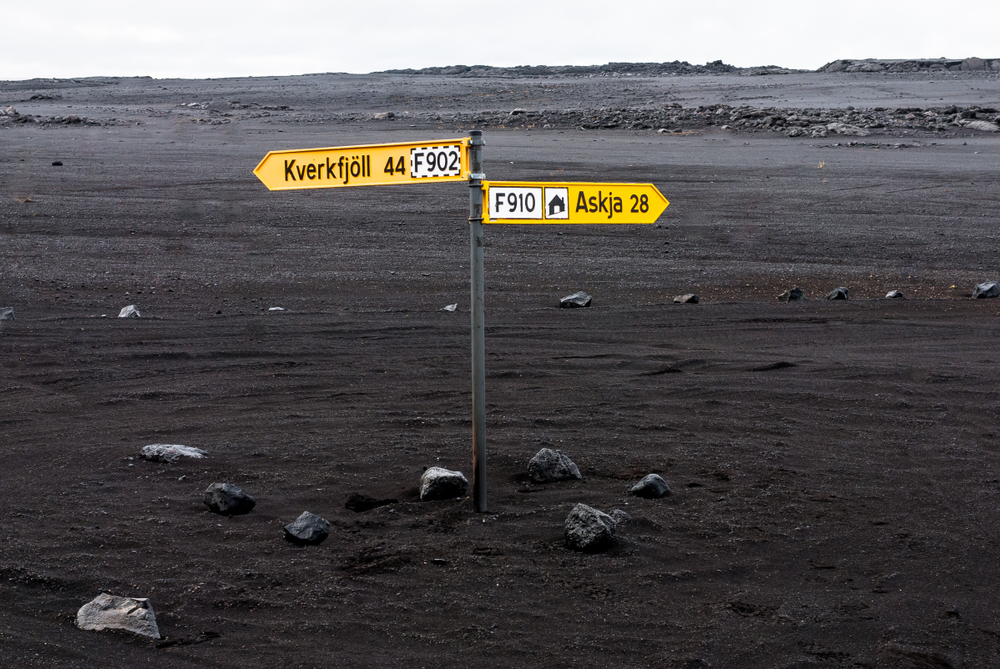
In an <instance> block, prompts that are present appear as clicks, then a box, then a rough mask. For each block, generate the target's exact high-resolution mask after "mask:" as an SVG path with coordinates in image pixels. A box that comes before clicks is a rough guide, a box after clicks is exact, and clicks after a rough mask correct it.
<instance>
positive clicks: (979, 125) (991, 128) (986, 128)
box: [965, 120, 1000, 132]
mask: <svg viewBox="0 0 1000 669" xmlns="http://www.w3.org/2000/svg"><path fill="white" fill-rule="evenodd" d="M965 127H966V128H969V129H971V130H978V131H980V132H1000V125H997V124H996V123H990V122H989V121H979V120H976V121H969V122H968V123H966V124H965Z"/></svg>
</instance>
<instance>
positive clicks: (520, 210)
mask: <svg viewBox="0 0 1000 669" xmlns="http://www.w3.org/2000/svg"><path fill="white" fill-rule="evenodd" d="M489 194H490V201H489V205H488V207H489V212H490V220H493V221H498V220H502V219H515V220H526V221H530V220H536V221H558V220H565V219H568V218H569V189H568V188H565V187H558V188H550V187H547V186H546V187H539V188H531V187H525V186H512V187H507V188H503V187H497V186H492V185H491V186H490V190H489Z"/></svg>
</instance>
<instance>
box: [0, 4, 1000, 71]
mask: <svg viewBox="0 0 1000 669" xmlns="http://www.w3.org/2000/svg"><path fill="white" fill-rule="evenodd" d="M2 15H3V19H2V28H0V34H2V39H0V79H28V78H33V77H83V76H97V75H117V76H128V75H149V76H152V77H157V78H163V77H185V78H203V77H225V76H246V75H279V74H307V73H315V72H372V71H378V70H385V69H390V68H404V67H414V68H419V67H427V66H436V65H455V64H464V65H475V64H484V65H499V66H510V65H599V64H603V63H607V62H611V61H638V62H664V61H673V60H686V61H688V62H691V63H697V64H701V63H705V62H708V61H711V60H717V59H721V60H723V61H725V62H727V63H730V64H733V65H738V66H750V65H772V64H773V65H783V66H786V67H795V68H811V69H813V68H817V67H819V66H821V65H823V64H824V63H827V62H829V61H831V60H834V59H836V58H937V57H941V56H945V57H948V58H964V57H968V56H980V57H987V58H1000V39H998V37H997V35H998V34H1000V28H998V26H1000V3H991V2H983V3H974V4H972V5H968V4H965V5H961V6H958V5H948V4H945V5H941V3H939V2H935V3H933V4H932V3H930V2H922V1H920V0H913V1H910V2H892V1H888V2H886V1H883V2H873V1H872V0H866V1H864V2H858V1H855V0H841V1H840V2H835V3H826V2H801V3H786V2H772V1H770V0H756V1H747V0H740V1H732V2H731V1H729V0H717V1H716V2H697V1H690V2H685V3H679V2H666V1H662V0H661V1H656V0H606V1H603V2H598V1H596V0H556V1H552V2H545V1H544V0H500V1H499V2H493V3H491V2H489V1H488V0H487V1H483V0H480V1H478V2H458V1H456V0H437V1H436V2H414V1H410V2H403V1H397V0H367V1H364V0H362V1H357V0H354V1H350V0H332V1H331V0H320V1H316V2H309V0H298V1H297V0H290V1H285V2H275V1H273V0H272V1H270V2H261V1H259V0H240V1H239V2H236V1H230V0H220V1H213V0H169V1H166V2H158V3H157V2H142V1H141V0H139V1H136V0H129V1H128V2H125V1H120V0H95V1H92V2H88V1H84V0H48V1H47V2H29V1H26V0H9V1H7V2H4V6H3V12H2Z"/></svg>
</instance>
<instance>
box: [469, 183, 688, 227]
mask: <svg viewBox="0 0 1000 669" xmlns="http://www.w3.org/2000/svg"><path fill="white" fill-rule="evenodd" d="M483 188H484V190H485V192H484V194H483V195H484V197H485V198H486V200H487V204H486V206H485V207H483V209H484V212H483V213H484V216H483V218H484V220H483V223H520V224H523V223H542V224H544V223H548V224H550V225H560V224H569V225H572V224H574V223H583V224H594V223H632V224H635V223H654V222H656V219H657V218H659V217H660V214H662V213H663V210H664V209H666V208H667V205H669V204H670V203H669V202H667V200H666V198H664V197H663V195H662V194H661V193H660V191H658V190H657V189H656V186H654V185H653V184H626V183H617V184H616V183H547V182H539V181H534V182H532V181H484V182H483Z"/></svg>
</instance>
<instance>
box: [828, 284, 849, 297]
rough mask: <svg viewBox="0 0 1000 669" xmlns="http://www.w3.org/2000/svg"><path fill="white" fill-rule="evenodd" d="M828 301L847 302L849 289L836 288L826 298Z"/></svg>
mask: <svg viewBox="0 0 1000 669" xmlns="http://www.w3.org/2000/svg"><path fill="white" fill-rule="evenodd" d="M826 299H828V300H846V299H848V294H847V288H845V287H844V286H841V287H840V288H834V289H833V290H831V291H830V294H829V295H827V296H826Z"/></svg>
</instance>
